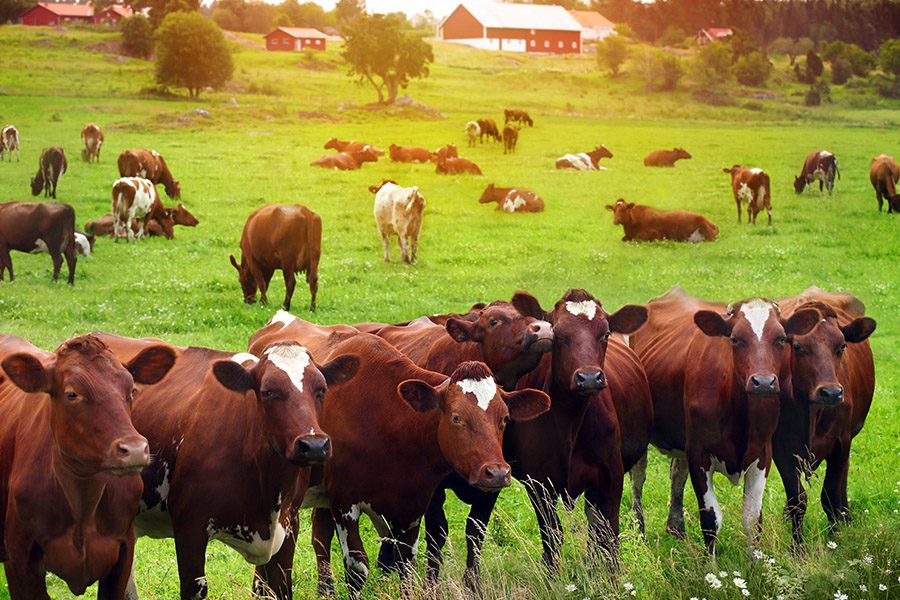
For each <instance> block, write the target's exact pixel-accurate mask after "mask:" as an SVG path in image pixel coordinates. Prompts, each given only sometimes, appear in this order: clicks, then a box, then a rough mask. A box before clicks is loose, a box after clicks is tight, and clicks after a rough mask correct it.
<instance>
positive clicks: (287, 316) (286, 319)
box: [269, 308, 297, 329]
mask: <svg viewBox="0 0 900 600" xmlns="http://www.w3.org/2000/svg"><path fill="white" fill-rule="evenodd" d="M296 320H297V317H295V316H294V315H292V314H291V313H289V312H288V311H286V310H284V309H282V308H279V309H278V312H276V313H275V314H274V315H273V316H272V318H271V319H269V325H272V324H273V323H281V328H282V329H284V328H285V327H287V326H288V325H290V324H291V323H293V322H294V321H296Z"/></svg>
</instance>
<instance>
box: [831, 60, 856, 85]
mask: <svg viewBox="0 0 900 600" xmlns="http://www.w3.org/2000/svg"><path fill="white" fill-rule="evenodd" d="M851 75H853V69H852V68H851V67H850V63H848V62H847V61H846V60H845V59H843V58H841V57H840V56H838V57H836V58H835V59H834V60H833V61H831V83H833V84H834V85H844V84H845V83H847V80H848V79H850V76H851Z"/></svg>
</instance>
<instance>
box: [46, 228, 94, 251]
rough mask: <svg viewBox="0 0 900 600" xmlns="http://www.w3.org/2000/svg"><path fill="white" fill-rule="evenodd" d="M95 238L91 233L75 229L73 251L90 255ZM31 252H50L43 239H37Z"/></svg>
mask: <svg viewBox="0 0 900 600" xmlns="http://www.w3.org/2000/svg"><path fill="white" fill-rule="evenodd" d="M95 239H96V238H95V237H94V236H93V235H91V234H84V233H82V232H80V231H76V232H75V252H76V253H77V254H80V255H82V256H91V251H92V250H93V249H94V241H95ZM31 254H50V248H48V247H47V244H45V243H44V241H43V240H37V242H35V245H34V250H32V251H31Z"/></svg>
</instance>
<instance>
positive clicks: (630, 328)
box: [608, 304, 649, 334]
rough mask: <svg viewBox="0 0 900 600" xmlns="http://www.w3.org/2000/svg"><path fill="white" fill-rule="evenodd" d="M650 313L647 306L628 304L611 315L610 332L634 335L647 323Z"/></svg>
mask: <svg viewBox="0 0 900 600" xmlns="http://www.w3.org/2000/svg"><path fill="white" fill-rule="evenodd" d="M648 316H649V313H648V312H647V308H646V307H645V306H641V305H640V304H626V305H625V306H623V307H622V308H620V309H619V310H617V311H616V312H614V313H613V314H611V315H609V318H608V321H609V330H610V331H614V332H616V333H625V334H629V333H634V332H635V331H637V330H638V329H640V328H641V326H642V325H643V324H644V323H646V322H647V317H648Z"/></svg>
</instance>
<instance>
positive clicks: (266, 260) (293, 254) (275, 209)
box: [230, 204, 322, 311]
mask: <svg viewBox="0 0 900 600" xmlns="http://www.w3.org/2000/svg"><path fill="white" fill-rule="evenodd" d="M321 256H322V218H321V217H320V216H319V215H317V214H316V213H314V212H313V211H311V210H309V209H308V208H306V207H305V206H301V205H299V204H294V205H289V206H280V205H277V204H269V205H267V206H263V207H261V208H258V209H256V210H255V211H253V212H252V213H251V214H250V216H249V217H248V218H247V222H246V223H245V224H244V232H243V234H242V235H241V263H240V264H238V263H237V261H236V260H235V259H234V255H232V256H231V257H230V258H231V264H232V266H234V268H235V269H237V272H238V278H239V280H240V283H241V289H242V290H243V292H244V302H246V303H247V304H253V303H254V302H256V290H257V288H259V294H260V301H261V302H262V303H263V304H266V303H267V302H268V298H267V296H266V292H267V291H268V289H269V282H270V281H271V280H272V274H273V273H274V272H275V271H276V270H278V269H281V272H282V273H283V274H284V287H285V295H284V305H283V306H284V309H285V310H290V309H291V297H292V296H293V295H294V286H295V285H296V278H295V273H306V281H307V283H308V284H309V293H310V296H311V298H310V302H309V310H311V311H315V310H316V293H317V292H318V290H319V258H320V257H321Z"/></svg>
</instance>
